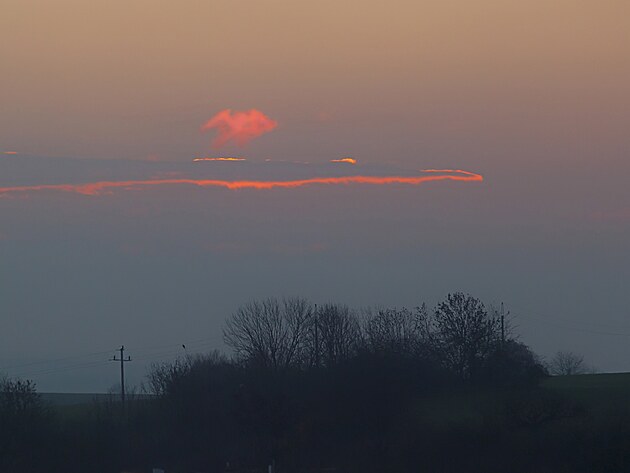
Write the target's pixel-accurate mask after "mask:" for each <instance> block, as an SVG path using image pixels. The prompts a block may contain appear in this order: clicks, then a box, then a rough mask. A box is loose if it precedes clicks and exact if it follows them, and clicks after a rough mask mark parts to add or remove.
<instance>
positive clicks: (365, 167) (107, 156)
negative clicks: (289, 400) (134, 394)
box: [0, 0, 630, 392]
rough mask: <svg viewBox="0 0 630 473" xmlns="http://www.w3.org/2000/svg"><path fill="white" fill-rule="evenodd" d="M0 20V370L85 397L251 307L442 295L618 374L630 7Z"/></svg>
mask: <svg viewBox="0 0 630 473" xmlns="http://www.w3.org/2000/svg"><path fill="white" fill-rule="evenodd" d="M0 10H1V11H2V14H0V64H1V67H0V372H3V373H6V374H8V375H10V376H24V377H28V378H31V379H33V380H34V381H35V382H36V383H37V386H38V388H39V389H40V390H42V391H59V392H94V391H101V392H102V391H107V390H108V389H110V388H111V387H112V386H114V385H115V384H116V382H117V381H118V370H117V368H118V367H117V366H116V365H115V364H114V363H111V362H108V361H107V360H108V359H109V358H111V357H112V356H113V355H114V354H115V353H114V350H115V349H117V348H119V347H120V345H122V344H124V345H125V347H126V348H127V349H128V354H129V355H131V357H132V358H133V359H134V361H133V362H131V363H128V364H127V367H126V368H127V371H128V374H129V380H130V382H131V383H132V384H138V383H140V382H141V381H142V379H143V376H144V374H145V373H146V369H147V366H148V365H149V364H150V363H152V362H159V361H162V360H172V359H173V358H174V357H177V356H181V355H183V354H185V352H184V349H183V347H182V345H186V347H187V348H186V350H187V351H188V352H190V353H195V352H202V351H205V350H210V349H214V348H218V349H224V348H225V347H224V346H223V342H222V336H221V327H222V323H223V321H224V320H225V318H226V317H228V316H229V315H230V314H231V313H233V312H234V311H235V310H236V309H237V308H238V306H239V305H241V304H244V303H246V302H248V301H250V300H252V299H255V298H262V297H267V296H276V297H285V296H303V297H307V298H309V299H310V300H312V301H313V302H315V303H325V302H328V301H335V302H339V303H344V304H348V305H350V306H353V307H365V306H372V305H379V306H387V307H389V306H398V307H402V306H406V307H413V306H416V305H419V304H421V303H422V302H426V303H427V304H429V305H433V304H435V303H437V302H438V301H440V300H441V299H443V298H444V297H445V296H446V295H447V294H448V293H449V292H455V291H463V292H468V293H471V294H472V295H474V296H477V297H480V298H482V299H483V300H484V301H486V302H487V303H488V304H489V303H494V304H497V303H500V302H504V303H505V305H506V308H507V309H509V310H510V313H511V316H512V317H513V323H514V325H515V327H516V328H515V331H516V332H517V333H518V334H519V335H520V338H521V340H523V341H524V342H525V343H527V344H529V345H530V346H531V347H532V348H533V349H534V350H535V351H536V352H537V353H539V354H540V355H542V356H546V357H549V356H551V355H552V354H553V353H554V352H556V351H558V350H570V351H575V352H578V353H582V354H584V356H585V359H586V360H587V362H589V363H590V364H592V365H594V366H595V367H596V368H598V369H599V370H601V371H628V370H630V343H628V338H629V337H630V320H628V319H629V317H630V310H629V309H628V304H627V284H628V281H629V280H630V251H629V249H630V248H629V247H628V241H629V238H628V237H629V236H630V186H628V185H627V182H626V181H627V177H626V176H627V175H628V174H629V173H630V134H628V132H627V129H628V123H630V5H629V4H628V2H626V1H623V0H619V1H617V0H603V1H599V2H586V1H580V0H577V1H576V0H572V1H564V0H558V1H555V0H554V1H542V0H533V1H530V2H517V1H511V0H504V1H498V0H495V1H492V0H476V1H474V2H471V1H468V0H452V1H449V0H447V1H442V2H423V1H404V0H394V1H391V2H376V1H374V2H373V1H365V0H364V1H361V2H358V1H352V0H349V1H345V2H332V1H327V0H321V1H318V2H310V1H300V2H295V1H285V0H282V1H280V0H277V1H272V0H270V1H267V0H265V1H241V2H232V1H218V0H215V1H204V2H197V1H192V0H181V1H178V2H153V1H145V0H136V1H125V2H123V1H119V0H109V1H107V2H105V1H101V0H94V1H91V2H84V1H79V0H57V1H55V2H51V1H47V0H39V1H37V0H0ZM219 157H223V158H225V157H232V158H239V159H241V160H239V161H235V160H224V161H209V160H200V158H219ZM344 158H352V159H354V160H356V163H354V164H353V163H351V162H331V161H336V160H337V161H338V160H343V159H344ZM195 159H197V161H193V160H195ZM427 170H439V172H427ZM453 170H460V171H464V173H462V172H454V171H453ZM467 173H468V174H467ZM427 177H430V178H431V179H430V180H427V179H426V178H427ZM392 178H395V179H392ZM148 182H150V184H147V183H148ZM243 182H247V183H249V184H247V185H245V186H243V185H242V183H243ZM269 182H274V183H276V185H268V184H265V185H263V186H262V187H269V188H260V187H261V185H260V183H269ZM235 183H241V184H235ZM42 186H44V188H42ZM234 187H237V188H234Z"/></svg>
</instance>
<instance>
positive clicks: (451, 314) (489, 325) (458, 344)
mask: <svg viewBox="0 0 630 473" xmlns="http://www.w3.org/2000/svg"><path fill="white" fill-rule="evenodd" d="M433 323H434V327H435V335H436V343H437V345H438V347H437V348H438V350H439V352H440V353H441V354H442V357H443V359H444V362H445V363H446V365H447V366H448V367H450V368H451V369H453V370H454V371H455V372H457V373H458V374H459V375H460V376H461V377H463V378H471V377H473V376H474V375H475V373H476V371H477V370H478V368H479V366H480V364H481V363H482V361H483V360H484V358H486V357H487V356H488V354H489V353H490V352H491V351H492V349H493V347H495V346H496V344H497V343H498V341H499V340H500V337H501V327H500V321H499V320H497V319H496V318H495V317H492V316H490V315H489V314H488V311H487V310H486V308H485V306H484V304H483V303H482V302H481V301H480V300H479V299H476V298H474V297H472V296H470V295H465V294H463V293H461V292H457V293H455V294H449V295H448V296H447V298H446V300H445V301H443V302H440V303H439V304H438V306H437V307H436V309H435V311H434V313H433Z"/></svg>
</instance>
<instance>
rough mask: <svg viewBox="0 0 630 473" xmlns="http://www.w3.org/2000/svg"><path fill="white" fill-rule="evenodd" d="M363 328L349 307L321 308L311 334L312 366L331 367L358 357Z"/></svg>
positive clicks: (326, 306)
mask: <svg viewBox="0 0 630 473" xmlns="http://www.w3.org/2000/svg"><path fill="white" fill-rule="evenodd" d="M360 339H361V326H360V324H359V321H358V319H357V317H356V316H355V314H354V313H353V312H351V311H350V309H349V308H348V307H347V306H344V305H338V304H325V305H323V306H321V307H318V308H317V310H316V311H315V316H314V318H313V321H312V323H311V325H310V330H309V333H308V355H309V365H311V366H332V365H335V364H337V363H339V362H341V361H344V360H347V359H348V358H350V357H351V356H352V355H354V354H355V353H356V350H357V348H358V346H359V343H360Z"/></svg>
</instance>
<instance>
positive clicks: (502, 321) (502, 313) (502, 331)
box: [501, 302, 509, 346]
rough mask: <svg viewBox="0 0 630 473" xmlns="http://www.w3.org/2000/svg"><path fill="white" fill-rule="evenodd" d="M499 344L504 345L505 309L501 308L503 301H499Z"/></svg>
mask: <svg viewBox="0 0 630 473" xmlns="http://www.w3.org/2000/svg"><path fill="white" fill-rule="evenodd" d="M508 314H509V312H508ZM501 345H502V346H503V345H505V310H504V308H503V302H501Z"/></svg>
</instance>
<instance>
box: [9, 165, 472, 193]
mask: <svg viewBox="0 0 630 473" xmlns="http://www.w3.org/2000/svg"><path fill="white" fill-rule="evenodd" d="M430 172H431V175H428V176H345V177H313V178H309V179H296V180H286V181H258V180H240V181H226V180H218V179H147V180H133V181H98V182H89V183H84V184H43V185H31V186H14V187H0V195H2V194H10V193H18V192H36V191H46V190H50V191H62V192H74V193H77V194H83V195H101V194H104V193H107V191H109V190H112V189H136V188H140V187H147V186H161V185H194V186H199V187H224V188H227V189H231V190H235V189H259V190H267V189H275V188H285V189H292V188H296V187H302V186H307V185H315V184H328V185H339V184H344V185H345V184H373V185H389V184H409V185H419V184H422V183H424V182H430V181H445V180H451V181H478V182H481V181H483V176H481V175H480V174H475V173H473V172H468V171H457V170H448V169H447V170H444V171H437V170H430ZM439 172H443V173H444V174H439Z"/></svg>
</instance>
